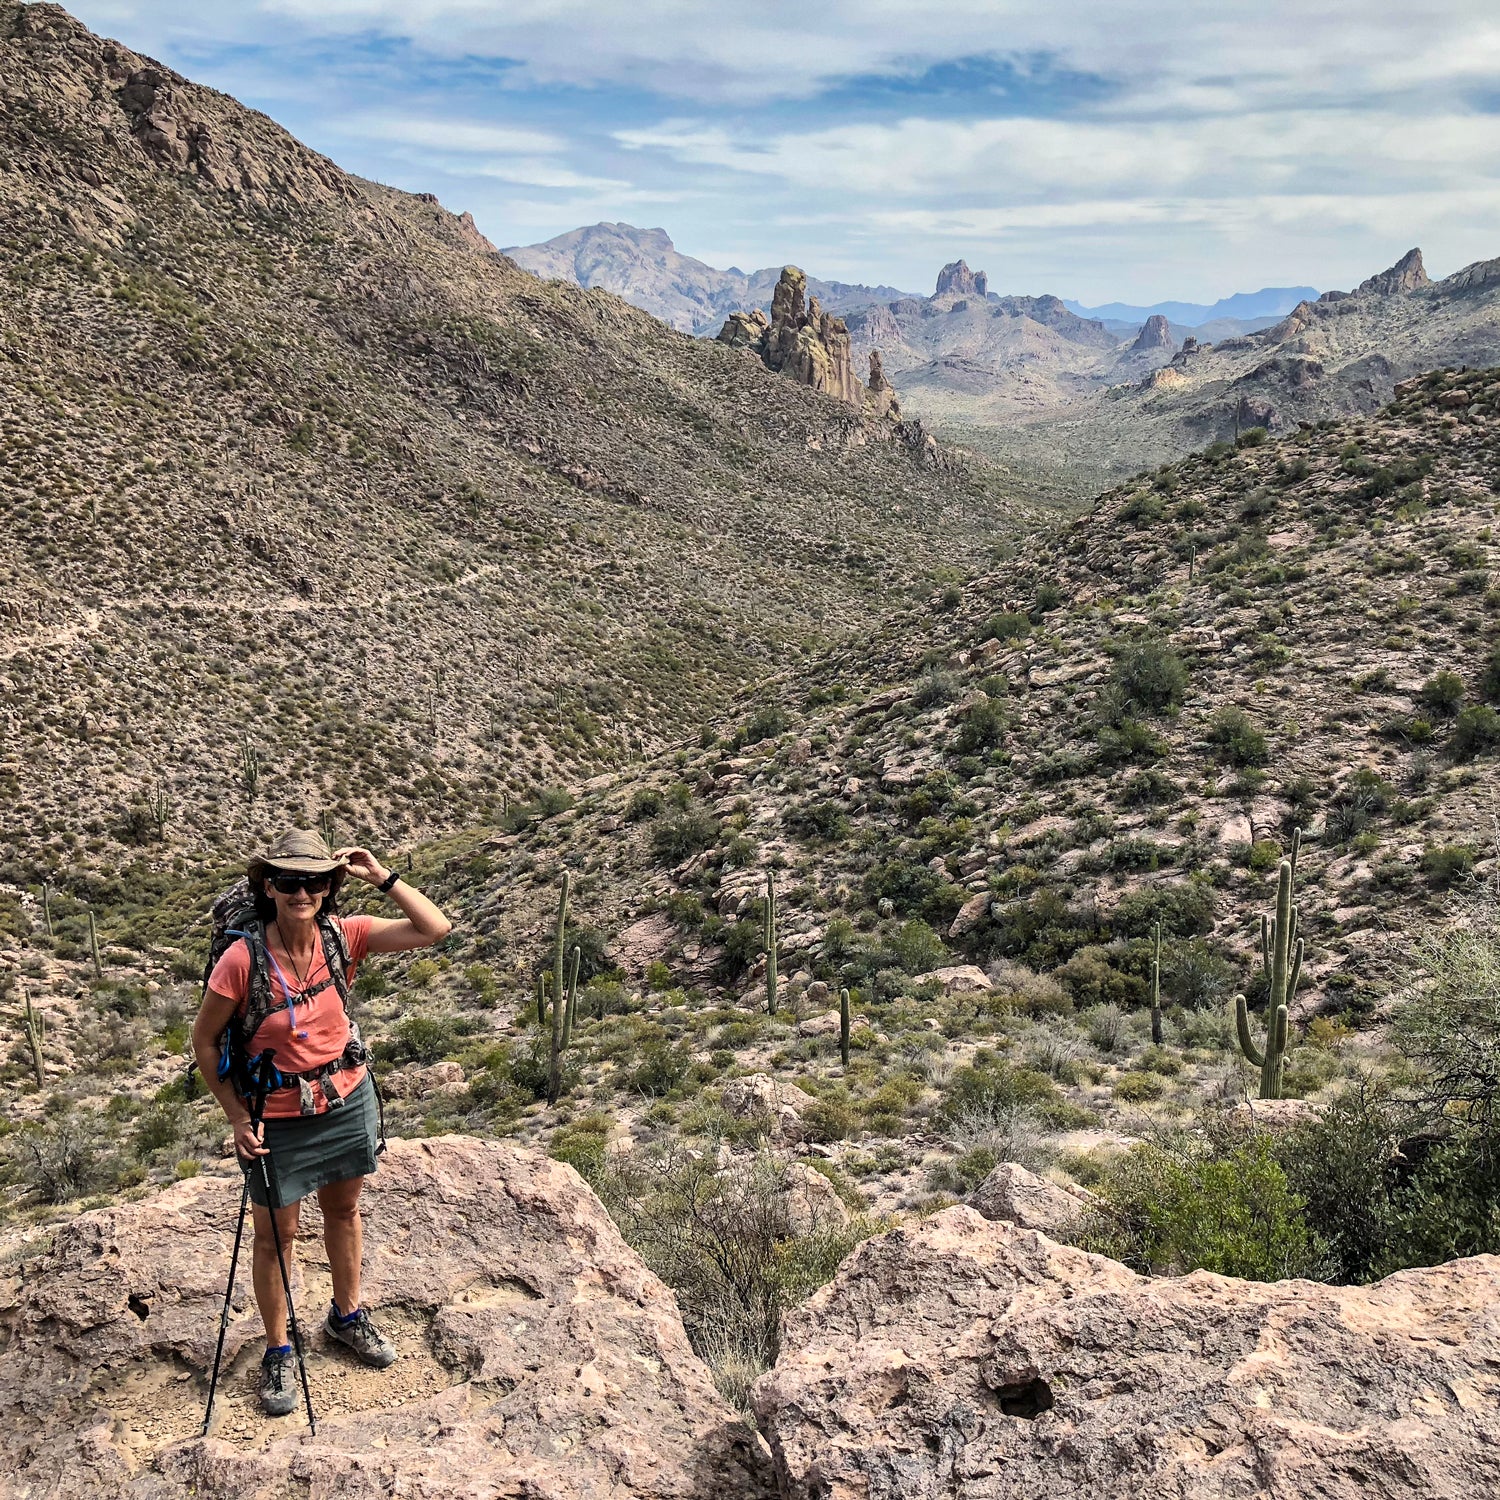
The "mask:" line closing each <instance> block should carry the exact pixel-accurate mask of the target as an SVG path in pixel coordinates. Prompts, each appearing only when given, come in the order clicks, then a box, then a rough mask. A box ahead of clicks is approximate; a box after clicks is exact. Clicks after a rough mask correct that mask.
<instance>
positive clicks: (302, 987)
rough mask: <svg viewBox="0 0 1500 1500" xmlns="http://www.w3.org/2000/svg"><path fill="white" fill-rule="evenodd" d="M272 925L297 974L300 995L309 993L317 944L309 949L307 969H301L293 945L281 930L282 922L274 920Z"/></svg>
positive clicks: (294, 972) (288, 960)
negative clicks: (308, 983) (308, 988)
mask: <svg viewBox="0 0 1500 1500" xmlns="http://www.w3.org/2000/svg"><path fill="white" fill-rule="evenodd" d="M271 925H272V926H273V927H274V928H275V929H276V936H277V937H278V938H279V939H280V940H281V947H282V951H283V952H284V953H285V954H286V961H287V962H288V963H289V964H290V965H291V966H292V973H293V974H295V975H296V976H297V993H298V995H305V994H306V993H307V980H308V976H309V975H310V974H311V973H312V966H313V955H314V954H315V953H316V952H317V946H316V944H315V945H314V946H313V947H312V948H311V949H310V950H309V951H308V955H307V968H306V969H305V970H304V969H301V968H299V967H298V966H297V955H296V954H295V953H293V952H292V945H291V944H290V943H288V942H287V940H286V934H285V933H284V932H282V930H281V924H280V923H279V922H273V923H272V924H271Z"/></svg>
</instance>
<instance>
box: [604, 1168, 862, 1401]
mask: <svg viewBox="0 0 1500 1500" xmlns="http://www.w3.org/2000/svg"><path fill="white" fill-rule="evenodd" d="M790 1172H791V1168H790V1167H789V1166H788V1164H786V1163H784V1162H781V1161H778V1160H777V1159H776V1158H774V1157H772V1156H771V1155H770V1154H769V1153H761V1154H759V1155H757V1156H756V1157H754V1158H753V1159H752V1160H751V1161H750V1162H748V1163H746V1164H743V1165H737V1166H735V1167H734V1168H732V1169H731V1170H728V1171H722V1172H721V1171H719V1170H717V1163H716V1162H715V1160H714V1156H713V1153H712V1152H686V1151H680V1150H674V1151H664V1152H661V1153H658V1154H656V1155H653V1156H650V1157H642V1156H634V1157H632V1158H630V1159H629V1160H628V1161H626V1162H623V1163H614V1164H611V1165H610V1166H609V1167H608V1168H607V1169H606V1171H605V1173H604V1174H603V1176H602V1177H601V1180H600V1187H599V1191H600V1193H601V1196H602V1197H603V1198H604V1200H605V1202H606V1204H607V1205H608V1206H609V1208H610V1211H611V1213H612V1214H613V1215H614V1217H615V1219H616V1221H617V1222H618V1223H619V1225H620V1229H621V1231H622V1233H623V1234H624V1236H625V1238H626V1240H628V1241H629V1243H630V1244H631V1245H632V1246H633V1247H634V1248H635V1250H636V1251H637V1252H638V1253H639V1254H640V1256H641V1257H642V1259H643V1260H645V1262H646V1264H647V1265H648V1266H650V1268H651V1269H652V1270H653V1271H654V1272H655V1273H656V1274H657V1275H658V1276H660V1277H661V1279H662V1280H663V1281H665V1282H666V1283H667V1285H668V1286H670V1287H671V1288H672V1290H673V1292H674V1293H676V1297H677V1304H678V1307H679V1308H680V1309H681V1312H682V1318H683V1323H684V1324H685V1325H686V1327H687V1331H688V1337H689V1338H690V1339H691V1341H692V1344H693V1347H694V1349H695V1350H696V1351H697V1353H698V1354H699V1355H700V1357H702V1358H703V1360H704V1361H705V1362H706V1363H707V1365H708V1366H709V1368H710V1370H711V1371H712V1372H713V1375H714V1378H715V1381H716V1382H717V1383H718V1385H719V1389H720V1391H721V1392H722V1393H723V1394H724V1396H725V1398H726V1399H727V1400H729V1401H731V1402H732V1403H734V1404H735V1405H736V1406H737V1407H738V1408H739V1409H741V1410H744V1409H746V1408H747V1407H748V1404H749V1387H750V1385H751V1383H752V1382H753V1381H754V1379H755V1378H756V1377H757V1376H758V1375H759V1374H761V1373H762V1372H764V1371H765V1370H767V1369H769V1368H770V1366H771V1365H772V1364H773V1363H774V1362H775V1360H776V1356H777V1354H778V1353H779V1351H780V1340H781V1323H782V1317H783V1314H784V1313H785V1312H787V1311H788V1310H789V1309H790V1308H792V1307H794V1306H795V1305H796V1304H797V1303H798V1302H800V1301H801V1300H803V1299H804V1298H806V1297H807V1296H809V1295H810V1294H811V1293H812V1292H813V1291H815V1290H816V1289H817V1288H818V1287H819V1286H821V1285H823V1284H824V1283H825V1282H827V1281H828V1280H830V1279H831V1278H832V1276H833V1274H834V1272H835V1271H836V1270H837V1269H838V1266H839V1263H840V1262H841V1261H842V1260H843V1258H844V1257H845V1256H846V1255H847V1254H848V1253H849V1252H850V1251H851V1250H852V1249H854V1247H855V1246H856V1245H858V1244H859V1243H860V1242H861V1241H862V1240H864V1239H866V1238H868V1236H869V1235H871V1234H873V1233H876V1232H878V1231H880V1230H882V1229H884V1228H885V1227H886V1226H885V1224H884V1223H882V1222H879V1221H874V1220H870V1219H865V1218H859V1219H855V1220H854V1221H853V1222H851V1223H850V1224H848V1225H835V1224H834V1223H832V1222H831V1221H830V1222H829V1223H828V1224H815V1225H813V1226H812V1228H811V1232H809V1233H805V1234H801V1235H798V1234H795V1233H794V1232H793V1223H792V1217H791V1206H790V1196H789V1192H788V1189H789V1185H790V1182H789V1177H790Z"/></svg>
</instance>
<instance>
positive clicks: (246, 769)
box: [240, 735, 260, 807]
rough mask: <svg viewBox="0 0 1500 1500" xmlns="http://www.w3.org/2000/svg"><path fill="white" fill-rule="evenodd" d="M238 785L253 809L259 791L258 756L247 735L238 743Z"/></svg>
mask: <svg viewBox="0 0 1500 1500" xmlns="http://www.w3.org/2000/svg"><path fill="white" fill-rule="evenodd" d="M240 784H241V785H242V786H243V787H244V788H245V800H246V801H247V802H248V803H249V804H250V805H251V806H252V807H253V806H254V805H255V794H256V792H257V791H259V790H260V756H259V755H258V754H257V753H256V750H255V746H254V745H253V744H252V743H251V742H250V736H249V735H246V736H245V738H244V739H243V740H241V741H240Z"/></svg>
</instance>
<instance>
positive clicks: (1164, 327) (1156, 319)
mask: <svg viewBox="0 0 1500 1500" xmlns="http://www.w3.org/2000/svg"><path fill="white" fill-rule="evenodd" d="M1176 348H1177V343H1176V340H1174V339H1173V337H1172V325H1171V324H1170V323H1168V322H1167V320H1166V319H1165V318H1164V317H1163V316H1162V315H1161V314H1160V313H1152V314H1151V316H1150V317H1149V318H1147V319H1146V321H1145V323H1144V324H1142V325H1141V331H1140V332H1139V333H1138V334H1136V336H1135V342H1134V343H1133V344H1132V345H1131V346H1130V352H1131V353H1132V354H1155V353H1156V352H1157V351H1158V350H1160V349H1166V350H1168V351H1169V352H1171V351H1175V350H1176Z"/></svg>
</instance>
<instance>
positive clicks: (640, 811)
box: [625, 786, 662, 823]
mask: <svg viewBox="0 0 1500 1500" xmlns="http://www.w3.org/2000/svg"><path fill="white" fill-rule="evenodd" d="M661 810H662V795H661V793H660V792H659V791H658V790H657V789H656V788H655V787H654V786H638V787H637V788H636V789H635V790H634V791H633V792H632V793H631V794H630V801H629V802H628V803H627V804H626V806H625V816H626V818H627V819H628V820H629V821H630V822H632V823H636V822H639V821H640V820H641V819H642V818H654V817H656V816H657V815H658V814H659V813H660V812H661Z"/></svg>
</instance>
